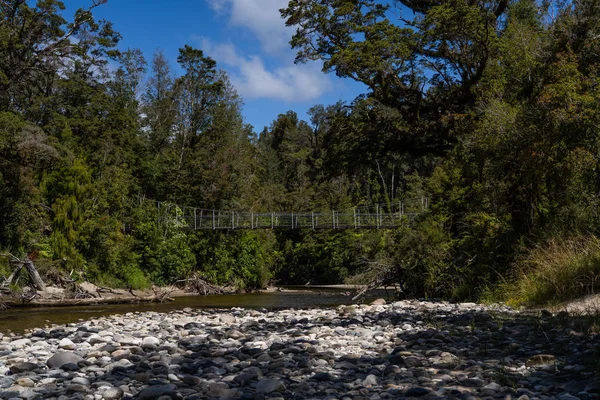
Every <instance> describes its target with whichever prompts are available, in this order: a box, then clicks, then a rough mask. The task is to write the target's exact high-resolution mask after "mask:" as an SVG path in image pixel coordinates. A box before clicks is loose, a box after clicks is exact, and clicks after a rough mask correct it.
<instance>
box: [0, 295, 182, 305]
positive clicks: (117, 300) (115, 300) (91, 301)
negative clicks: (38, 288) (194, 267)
mask: <svg viewBox="0 0 600 400" xmlns="http://www.w3.org/2000/svg"><path fill="white" fill-rule="evenodd" d="M174 300H175V299H174V298H172V297H158V296H144V297H104V298H88V299H61V300H30V301H27V300H23V299H6V300H3V303H4V304H6V305H7V306H10V307H72V306H92V305H102V304H137V303H162V302H165V301H174Z"/></svg>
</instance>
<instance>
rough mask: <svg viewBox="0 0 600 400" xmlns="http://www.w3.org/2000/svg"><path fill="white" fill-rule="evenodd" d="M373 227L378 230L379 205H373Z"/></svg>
mask: <svg viewBox="0 0 600 400" xmlns="http://www.w3.org/2000/svg"><path fill="white" fill-rule="evenodd" d="M375 226H376V227H377V229H379V204H376V205H375Z"/></svg>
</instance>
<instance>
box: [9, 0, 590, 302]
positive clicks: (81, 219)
mask: <svg viewBox="0 0 600 400" xmlns="http://www.w3.org/2000/svg"><path fill="white" fill-rule="evenodd" d="M101 3H103V1H99V2H95V3H94V6H93V7H92V8H91V9H88V10H85V9H80V10H78V11H76V12H75V13H74V14H73V16H72V17H71V18H68V16H69V11H68V10H65V9H64V6H63V4H62V3H61V2H59V1H56V0H47V1H41V2H38V3H37V4H36V5H35V6H34V5H33V4H30V2H29V3H28V2H23V1H17V0H10V1H6V2H4V5H3V6H2V7H1V9H0V21H2V23H0V247H2V248H7V249H8V250H9V251H13V252H18V253H21V254H23V253H28V254H31V255H32V256H38V257H39V258H38V260H39V263H40V264H41V265H46V264H50V263H51V260H54V261H52V268H56V269H58V270H61V271H62V272H63V273H65V272H70V271H71V270H73V271H74V273H75V274H77V275H78V276H81V277H82V278H88V279H92V280H96V281H99V282H103V283H105V284H110V285H118V286H130V287H135V288H142V287H146V286H147V285H149V284H151V283H157V284H169V283H173V282H175V281H177V280H180V279H185V278H187V277H189V276H190V275H191V274H194V273H197V274H200V275H202V276H204V277H205V278H207V279H209V280H210V281H212V282H215V283H220V284H230V285H235V286H237V287H239V288H247V289H250V288H257V287H262V286H264V285H265V284H266V283H267V282H268V281H269V280H275V281H278V282H280V283H300V284H302V283H306V282H307V281H311V282H313V283H339V282H341V281H343V280H344V279H346V278H352V277H353V276H354V277H356V278H357V279H358V278H361V277H362V278H365V279H370V280H372V281H376V282H388V283H400V284H402V286H403V288H404V291H405V293H407V294H410V295H414V296H436V297H437V296H444V297H448V298H456V299H465V298H476V297H478V296H482V295H483V294H484V293H486V292H487V293H490V292H492V293H493V292H494V290H495V288H496V287H497V285H498V284H501V285H503V286H502V287H503V288H504V289H506V290H507V291H508V289H510V288H511V287H512V288H513V291H514V292H515V293H517V295H515V299H516V301H519V302H523V303H528V302H541V301H550V300H560V299H564V298H568V297H570V296H573V295H576V294H578V293H582V292H581V290H575V289H574V288H576V287H580V288H581V287H584V288H585V290H591V288H592V286H589V285H587V284H582V283H581V282H580V281H578V279H579V278H578V277H580V276H586V277H587V278H586V279H593V276H594V275H593V274H595V273H596V272H595V271H596V270H595V263H596V260H595V257H596V256H595V255H594V254H595V253H594V252H595V251H596V250H595V246H596V244H595V239H589V238H595V237H597V236H598V235H599V234H600V232H599V228H598V226H600V213H599V212H598V210H600V207H599V206H600V196H599V195H598V193H600V168H598V160H599V159H600V146H598V143H600V140H599V136H598V132H599V130H598V126H600V107H599V106H598V104H600V85H598V71H600V58H599V57H598V54H600V52H599V50H600V47H598V46H600V45H599V43H600V42H599V41H598V40H597V38H598V37H599V35H600V23H598V21H600V11H599V9H598V7H597V4H596V2H595V0H582V1H577V2H571V3H569V2H567V3H561V4H558V5H557V7H556V8H554V9H553V14H552V15H549V9H548V5H547V4H546V3H543V4H538V3H535V2H531V1H527V0H516V1H513V2H508V1H505V0H497V1H492V2H489V1H488V2H464V1H459V0H450V1H446V2H431V1H425V0H402V1H400V3H401V6H402V7H403V10H405V11H406V13H404V15H401V16H400V17H398V15H397V14H396V13H394V12H393V11H394V10H393V8H392V6H394V2H389V1H383V0H357V1H340V0H292V1H290V2H289V4H288V5H287V7H285V8H284V9H283V10H282V11H281V13H282V16H283V17H284V18H285V19H286V23H287V24H288V25H289V26H294V27H295V28H296V29H295V34H294V35H293V37H292V40H291V45H292V47H293V48H294V49H295V50H297V52H298V53H297V61H298V62H309V61H311V60H320V61H321V62H322V66H323V70H324V71H325V72H335V73H336V74H337V75H338V76H339V77H342V78H349V79H353V80H355V81H358V82H360V83H362V84H364V85H365V86H366V88H367V90H366V93H364V94H363V95H361V96H359V97H357V98H356V99H355V100H354V101H351V102H348V103H341V102H340V103H336V104H333V105H329V106H326V105H316V106H314V107H312V108H311V109H310V110H309V111H308V115H309V118H308V121H303V120H301V118H299V117H298V115H299V113H298V112H294V111H288V112H287V113H284V114H281V115H279V116H277V117H276V118H275V119H274V120H273V122H272V123H271V124H270V126H268V127H266V128H265V129H264V130H263V131H262V133H261V134H260V135H257V134H256V133H255V131H254V129H253V127H251V126H249V125H248V124H246V123H245V121H244V118H243V116H242V106H243V100H242V99H241V98H240V96H239V95H238V93H237V92H236V90H235V88H234V87H233V85H232V83H231V82H230V80H229V78H228V76H227V74H226V73H225V72H223V71H220V70H219V68H218V65H217V63H216V62H215V61H214V60H213V59H211V58H210V57H208V56H207V55H206V54H205V53H204V52H203V51H202V50H201V49H195V48H192V47H190V46H184V47H183V48H181V49H180V50H179V57H178V58H177V62H178V63H179V67H180V68H179V71H180V73H176V71H175V70H174V69H172V68H171V66H170V65H169V61H168V60H167V58H166V57H165V56H164V54H163V53H162V52H160V51H159V52H158V53H157V54H156V55H155V56H154V58H153V60H152V63H151V65H150V67H149V70H150V73H149V76H148V79H147V82H148V84H147V85H146V89H145V92H144V93H140V90H141V88H142V84H141V83H142V82H143V81H144V80H145V79H144V78H145V74H146V61H145V58H144V56H143V54H142V53H141V52H140V51H139V50H137V49H129V50H127V51H123V52H119V51H116V50H115V48H116V46H117V44H118V40H119V38H120V36H119V35H118V33H116V32H114V31H113V30H112V27H111V24H110V23H109V22H106V21H100V22H97V21H96V20H95V19H94V18H93V8H94V7H96V6H98V5H100V4H101ZM109 62H112V63H113V65H114V63H118V65H117V66H116V68H108V67H107V65H108V63H109ZM415 198H419V199H422V198H427V199H428V203H429V204H430V207H429V209H428V210H427V212H426V213H424V214H422V215H421V216H420V217H419V218H418V219H417V220H415V221H414V224H413V225H412V226H404V227H403V228H402V229H399V230H397V231H387V230H378V231H372V232H368V231H359V232H355V231H352V230H346V231H297V230H294V231H278V232H259V231H248V232H237V231H236V232H205V231H202V232H191V231H188V230H186V229H185V228H186V222H185V220H184V215H183V214H184V213H183V211H184V210H187V211H189V208H191V207H203V208H205V209H212V208H215V209H222V210H227V209H235V210H243V211H254V212H272V211H293V212H295V213H298V212H310V211H319V210H332V209H335V210H342V209H351V208H353V207H359V206H366V205H371V206H374V205H375V204H377V205H378V206H379V207H383V208H388V209H391V208H392V206H396V205H397V204H399V203H400V202H401V201H404V202H405V203H406V204H407V209H406V210H405V211H406V212H407V213H410V212H413V211H417V210H419V211H422V210H421V209H420V207H419V206H418V205H417V207H415V206H414V205H413V203H412V202H411V200H412V199H415ZM146 199H153V201H147V200H146ZM154 201H160V202H162V203H161V204H162V206H161V207H157V204H156V203H155V202H154ZM175 204H177V205H178V206H175ZM184 207H187V208H184ZM189 215H190V214H189V212H186V216H189ZM573 237H574V238H576V239H565V238H573ZM582 237H583V238H586V239H580V238H582ZM531 243H542V245H540V247H534V248H532V245H531ZM541 249H545V250H541ZM523 254H528V256H523ZM547 254H556V255H561V256H560V257H558V258H560V259H561V262H562V263H563V264H564V265H568V266H569V267H568V268H565V270H566V271H574V272H573V273H572V274H571V273H569V274H567V275H560V274H559V273H558V272H556V271H558V267H556V268H555V267H554V266H553V267H550V265H554V264H552V262H550V258H551V257H550V256H546V255H547ZM582 254H583V255H582ZM49 270H50V269H49ZM565 273H566V272H565ZM511 274H512V275H511ZM577 274H579V275H577ZM510 278H514V279H510ZM563 281H564V282H565V283H564V285H563V286H562V287H560V288H559V287H554V289H552V290H554V291H555V292H556V293H557V294H556V295H552V296H551V295H550V294H549V293H550V291H551V289H550V288H552V287H553V286H552V285H554V286H556V285H558V283H557V282H561V283H562V282H563ZM523 282H534V283H535V285H534V286H535V290H531V288H530V287H529V286H526V285H525V284H524V283H523ZM547 282H553V283H552V285H549V284H547ZM511 285H512V286H511ZM586 285H587V286H586ZM582 290H583V289H582ZM509 292H510V291H509ZM520 293H522V294H520ZM524 293H528V296H529V295H531V296H534V298H531V299H530V298H529V297H524V296H525V294H524ZM534 293H537V294H535V295H534ZM511 298H512V297H511Z"/></svg>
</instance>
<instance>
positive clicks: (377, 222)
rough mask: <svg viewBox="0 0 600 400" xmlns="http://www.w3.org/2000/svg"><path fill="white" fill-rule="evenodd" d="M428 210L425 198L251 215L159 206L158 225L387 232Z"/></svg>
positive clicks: (408, 223) (200, 228)
mask: <svg viewBox="0 0 600 400" xmlns="http://www.w3.org/2000/svg"><path fill="white" fill-rule="evenodd" d="M428 207H429V202H428V199H427V198H420V199H416V200H412V201H399V202H396V203H395V204H393V205H392V204H387V205H385V206H382V205H374V206H362V207H354V208H351V209H344V210H339V211H338V210H330V211H309V212H251V211H233V210H212V209H202V208H194V207H179V206H176V205H174V204H172V203H162V204H161V203H158V218H159V221H160V220H162V221H166V220H169V221H172V222H173V223H175V224H177V226H178V227H180V228H182V229H191V230H218V229H390V228H398V227H400V226H403V225H410V224H412V223H413V222H414V221H415V219H416V218H417V216H418V215H419V214H421V213H423V212H424V211H426V210H427V209H428Z"/></svg>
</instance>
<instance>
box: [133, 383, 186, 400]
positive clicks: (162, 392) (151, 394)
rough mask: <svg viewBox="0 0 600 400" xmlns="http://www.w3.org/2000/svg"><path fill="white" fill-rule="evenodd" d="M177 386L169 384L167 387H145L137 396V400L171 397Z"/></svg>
mask: <svg viewBox="0 0 600 400" xmlns="http://www.w3.org/2000/svg"><path fill="white" fill-rule="evenodd" d="M176 389H177V386H175V385H173V384H171V383H169V384H168V385H155V386H150V387H147V388H146V389H144V390H142V391H141V392H140V394H139V395H138V400H155V399H158V398H159V397H160V396H171V397H173V396H172V395H173V394H174V393H175V390H176Z"/></svg>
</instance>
